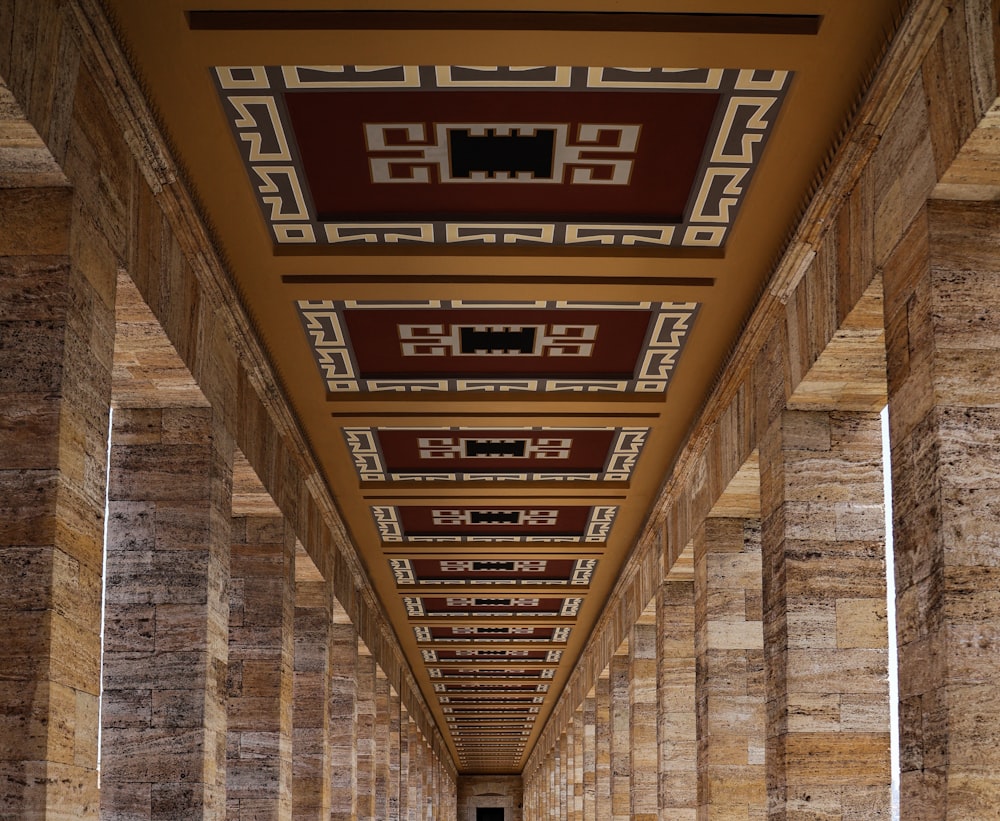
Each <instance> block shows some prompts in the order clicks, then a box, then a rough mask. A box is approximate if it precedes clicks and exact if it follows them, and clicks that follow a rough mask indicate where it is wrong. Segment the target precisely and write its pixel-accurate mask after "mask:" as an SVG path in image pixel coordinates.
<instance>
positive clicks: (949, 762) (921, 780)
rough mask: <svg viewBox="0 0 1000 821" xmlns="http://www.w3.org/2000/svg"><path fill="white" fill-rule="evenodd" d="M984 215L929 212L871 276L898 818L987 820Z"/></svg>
mask: <svg viewBox="0 0 1000 821" xmlns="http://www.w3.org/2000/svg"><path fill="white" fill-rule="evenodd" d="M998 215H1000V209H998V208H997V206H996V204H995V203H972V202H968V203H965V202H941V201H932V202H931V203H930V205H929V206H928V218H927V220H926V221H925V220H924V219H920V220H918V221H917V223H916V224H915V226H914V228H913V229H912V230H911V231H910V233H909V234H908V235H907V236H906V237H905V238H904V239H903V241H902V242H901V243H900V244H899V246H897V248H896V251H895V252H894V254H893V257H892V259H890V261H889V264H888V265H887V267H886V271H885V280H884V282H885V316H886V344H887V349H888V373H889V428H890V439H891V442H892V478H893V482H892V486H893V530H894V540H895V555H896V601H897V618H898V623H897V635H898V639H899V697H900V747H901V769H902V776H901V788H900V793H901V795H900V798H901V815H902V817H903V818H906V819H913V821H930V819H936V820H937V819H947V820H948V821H952V819H961V821H972V819H980V818H989V817H991V816H993V815H995V814H996V812H997V807H998V806H1000V782H998V780H997V777H996V765H995V760H996V750H997V747H998V746H1000V712H998V710H997V682H998V680H1000V649H998V648H1000V632H998V628H997V625H998V624H1000V597H998V595H997V590H1000V561H998V545H1000V508H998V501H997V500H998V498H1000V493H998V490H1000V449H998V447H997V442H998V440H1000V436H998V434H1000V409H998V405H1000V402H998V396H1000V391H998V383H997V374H998V369H997V349H998V347H1000V336H998V333H997V293H998V288H1000V257H998V255H997V251H996V248H997V238H998V230H997V220H998Z"/></svg>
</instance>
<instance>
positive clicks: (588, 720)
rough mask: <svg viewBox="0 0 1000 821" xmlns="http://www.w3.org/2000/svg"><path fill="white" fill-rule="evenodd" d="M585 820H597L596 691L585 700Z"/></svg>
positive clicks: (592, 691) (591, 692)
mask: <svg viewBox="0 0 1000 821" xmlns="http://www.w3.org/2000/svg"><path fill="white" fill-rule="evenodd" d="M583 819H584V821H596V819H597V699H596V697H595V692H594V690H591V691H590V693H589V694H588V695H587V697H586V698H585V699H584V700H583Z"/></svg>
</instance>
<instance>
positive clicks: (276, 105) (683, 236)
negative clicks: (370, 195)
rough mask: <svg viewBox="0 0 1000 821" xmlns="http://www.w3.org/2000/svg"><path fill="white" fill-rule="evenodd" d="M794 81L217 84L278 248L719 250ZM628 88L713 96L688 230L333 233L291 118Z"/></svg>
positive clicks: (446, 71)
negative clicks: (310, 94)
mask: <svg viewBox="0 0 1000 821" xmlns="http://www.w3.org/2000/svg"><path fill="white" fill-rule="evenodd" d="M791 78H792V73H791V72H787V71H773V70H746V69H709V68H691V69H685V68H653V67H650V68H615V67H585V66H574V67H569V66H347V65H341V66H218V67H216V68H215V71H214V79H215V82H216V86H217V88H218V91H219V94H220V96H221V98H222V101H223V107H224V109H225V116H226V119H227V120H228V121H229V124H230V128H231V130H232V132H233V135H234V137H235V140H236V144H237V146H238V147H239V149H240V153H241V155H242V157H243V161H244V164H245V166H246V170H247V175H248V177H249V179H250V181H251V184H252V185H253V187H254V191H255V195H256V198H257V201H258V204H259V205H260V208H261V212H262V214H263V216H264V219H265V221H266V222H267V224H268V226H269V228H270V230H271V234H272V237H273V239H274V242H275V244H277V245H301V244H312V245H316V244H318V245H341V244H350V245H359V246H386V245H388V246H394V245H401V244H417V245H420V244H434V245H457V246H460V245H501V246H511V245H526V246H533V245H565V246H572V245H593V246H609V247H618V248H634V247H650V246H653V247H656V246H660V247H710V248H720V247H722V246H723V245H724V244H725V241H726V236H727V234H728V232H729V229H730V227H731V225H732V223H733V220H734V219H735V216H736V212H737V211H738V210H739V207H740V204H741V203H742V201H743V198H744V196H745V194H746V190H747V187H748V185H749V183H750V179H751V177H752V175H753V171H754V168H755V167H756V165H757V163H758V161H759V160H760V156H761V154H762V152H763V149H764V145H765V143H766V141H767V139H768V137H769V135H770V133H771V131H772V130H773V126H774V121H775V119H776V117H777V114H778V110H779V108H780V106H781V103H782V100H783V98H784V96H785V93H786V92H787V90H788V87H789V84H790V82H791ZM322 89H326V90H337V91H353V92H357V93H365V92H369V93H370V92H372V91H373V90H378V89H397V90H409V91H411V92H413V93H415V94H419V93H420V92H421V91H443V90H454V91H463V90H469V89H480V90H484V91H485V90H505V91H512V90H517V89H532V90H536V91H537V90H551V91H553V92H558V91H567V90H578V91H579V90H587V91H602V92H608V93H614V92H621V91H627V90H629V89H632V90H637V89H641V90H644V91H663V92H668V93H672V94H677V93H683V92H706V91H710V92H715V93H718V94H719V95H720V96H721V98H722V102H721V106H720V111H721V115H720V116H718V117H717V118H716V123H715V126H714V128H713V132H712V133H711V134H710V135H709V140H708V145H707V146H706V151H705V155H704V156H703V157H702V162H701V167H700V169H699V173H698V175H697V178H696V182H695V193H694V196H693V197H692V198H691V201H690V202H689V203H688V206H687V210H686V212H685V214H684V219H683V221H682V222H681V223H680V224H679V225H657V224H641V223H640V224H632V223H622V224H610V225H602V224H593V223H572V222H554V221H553V222H523V223H509V222H504V223H495V222H471V223H463V222H455V221H441V222H437V221H428V222H423V221H402V222H400V221H393V222H378V221H368V222H324V221H321V220H320V219H319V218H318V216H317V215H316V214H315V213H314V210H313V207H312V205H311V203H310V202H309V199H308V197H307V196H306V194H305V191H306V190H307V186H306V185H305V182H304V175H303V173H302V171H301V168H302V164H301V161H300V158H299V157H298V154H297V149H296V148H295V140H294V136H293V134H292V128H291V125H290V124H289V121H288V117H287V114H286V112H285V109H284V103H283V95H284V93H285V92H286V91H306V90H322Z"/></svg>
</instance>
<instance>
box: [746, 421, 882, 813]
mask: <svg viewBox="0 0 1000 821" xmlns="http://www.w3.org/2000/svg"><path fill="white" fill-rule="evenodd" d="M760 463H761V512H762V516H763V527H762V544H763V568H764V572H763V578H764V584H763V591H764V611H763V615H764V647H765V676H766V686H767V747H766V768H767V781H768V808H769V810H768V811H769V817H770V818H772V819H782V820H783V819H792V818H801V819H807V818H809V819H811V818H815V817H816V815H817V814H820V813H826V814H827V815H829V816H832V817H841V816H847V817H850V816H851V815H854V816H855V817H863V818H870V819H875V818H886V817H888V813H889V810H890V789H889V783H890V772H889V710H888V684H887V679H888V671H887V667H886V663H887V662H886V659H887V649H886V648H887V644H888V642H887V637H886V613H885V545H884V541H885V524H884V506H883V505H884V501H883V500H884V492H883V485H882V449H881V427H880V422H879V416H878V414H877V413H862V412H825V411H809V412H805V411H784V412H783V413H782V414H781V415H780V417H779V418H778V419H777V420H776V421H775V422H774V423H773V424H772V426H771V428H770V429H769V430H768V431H767V432H766V434H765V435H764V437H763V440H762V443H761V449H760Z"/></svg>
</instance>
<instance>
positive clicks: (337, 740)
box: [329, 599, 358, 821]
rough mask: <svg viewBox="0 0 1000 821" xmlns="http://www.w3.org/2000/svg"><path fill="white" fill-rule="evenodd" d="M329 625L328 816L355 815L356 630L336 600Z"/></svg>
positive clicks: (339, 820)
mask: <svg viewBox="0 0 1000 821" xmlns="http://www.w3.org/2000/svg"><path fill="white" fill-rule="evenodd" d="M331 609H332V613H333V624H331V625H330V660H329V665H330V683H329V687H330V770H331V781H330V817H331V819H333V821H351V819H354V818H357V816H358V804H357V795H358V769H357V764H358V760H357V757H356V755H355V739H356V738H357V710H358V706H357V701H358V634H357V631H356V630H355V629H354V625H353V624H351V622H350V619H349V618H348V617H347V613H345V612H344V609H343V608H342V607H341V606H340V603H339V602H338V601H337V600H336V599H333V600H332V602H331Z"/></svg>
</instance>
